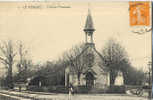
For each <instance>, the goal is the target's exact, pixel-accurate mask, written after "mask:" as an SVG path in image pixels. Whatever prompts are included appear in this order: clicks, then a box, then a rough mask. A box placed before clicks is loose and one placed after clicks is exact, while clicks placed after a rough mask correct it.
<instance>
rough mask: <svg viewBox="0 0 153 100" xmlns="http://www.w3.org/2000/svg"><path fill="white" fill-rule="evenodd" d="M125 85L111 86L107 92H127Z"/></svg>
mask: <svg viewBox="0 0 153 100" xmlns="http://www.w3.org/2000/svg"><path fill="white" fill-rule="evenodd" d="M125 91H126V89H125V86H115V85H114V86H110V87H109V88H108V90H107V93H125Z"/></svg>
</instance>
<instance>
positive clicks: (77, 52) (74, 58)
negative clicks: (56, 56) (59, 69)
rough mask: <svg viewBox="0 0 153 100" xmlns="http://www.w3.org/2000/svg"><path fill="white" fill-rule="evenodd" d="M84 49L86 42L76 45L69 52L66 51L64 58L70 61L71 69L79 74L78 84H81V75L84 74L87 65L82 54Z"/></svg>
mask: <svg viewBox="0 0 153 100" xmlns="http://www.w3.org/2000/svg"><path fill="white" fill-rule="evenodd" d="M84 50H85V44H79V45H76V46H74V47H72V48H71V49H70V51H69V52H66V53H65V54H64V58H63V59H66V61H68V62H69V65H70V66H71V68H70V69H72V71H73V72H74V73H76V74H77V78H78V85H80V77H81V74H83V69H84V68H85V65H86V62H85V61H84V58H83V56H82V54H83V52H84Z"/></svg>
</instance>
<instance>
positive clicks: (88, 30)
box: [84, 8, 95, 43]
mask: <svg viewBox="0 0 153 100" xmlns="http://www.w3.org/2000/svg"><path fill="white" fill-rule="evenodd" d="M94 31H95V29H94V25H93V20H92V16H91V11H90V9H89V8H88V15H87V19H86V23H85V27H84V32H85V35H86V38H85V39H86V43H93V32H94Z"/></svg>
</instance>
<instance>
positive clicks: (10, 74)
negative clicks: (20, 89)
mask: <svg viewBox="0 0 153 100" xmlns="http://www.w3.org/2000/svg"><path fill="white" fill-rule="evenodd" d="M7 84H8V87H9V88H10V89H12V88H13V77H12V64H10V65H9V68H8V80H7Z"/></svg>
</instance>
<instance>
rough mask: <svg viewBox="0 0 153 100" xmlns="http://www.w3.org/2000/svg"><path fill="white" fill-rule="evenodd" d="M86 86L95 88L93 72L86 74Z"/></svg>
mask: <svg viewBox="0 0 153 100" xmlns="http://www.w3.org/2000/svg"><path fill="white" fill-rule="evenodd" d="M86 86H87V87H89V88H91V87H93V86H94V75H93V74H92V73H91V72H88V73H87V74H86Z"/></svg>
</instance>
